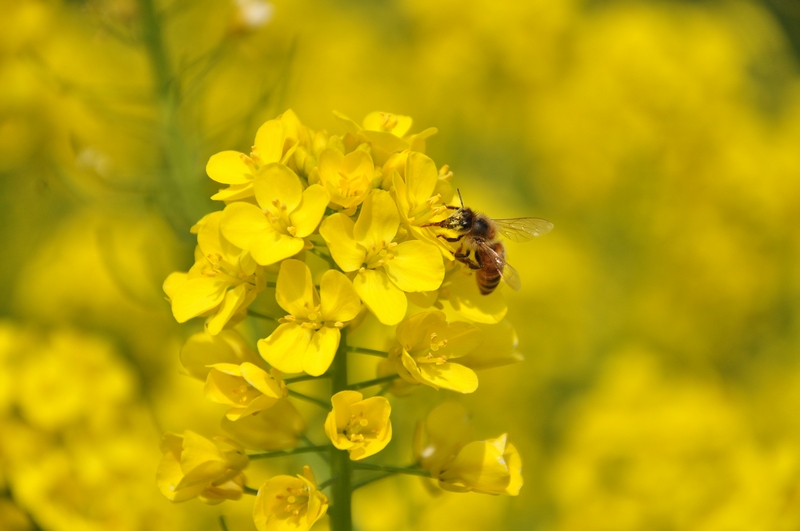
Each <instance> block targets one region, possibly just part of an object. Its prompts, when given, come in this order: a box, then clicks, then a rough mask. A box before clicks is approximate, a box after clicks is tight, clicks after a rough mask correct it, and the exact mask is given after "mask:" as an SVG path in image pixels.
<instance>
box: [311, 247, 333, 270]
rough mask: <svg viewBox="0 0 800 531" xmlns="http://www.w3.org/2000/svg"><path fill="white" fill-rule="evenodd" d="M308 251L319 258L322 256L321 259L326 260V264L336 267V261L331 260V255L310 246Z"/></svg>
mask: <svg viewBox="0 0 800 531" xmlns="http://www.w3.org/2000/svg"><path fill="white" fill-rule="evenodd" d="M309 251H310V252H311V253H312V254H315V255H317V256H319V257H320V258H322V259H323V260H325V261H326V262H328V265H329V266H331V269H337V267H336V262H335V261H334V260H333V257H332V256H329V255H327V254H325V253H321V252H319V251H318V250H317V249H316V248H311V249H309Z"/></svg>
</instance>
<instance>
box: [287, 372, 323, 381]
mask: <svg viewBox="0 0 800 531" xmlns="http://www.w3.org/2000/svg"><path fill="white" fill-rule="evenodd" d="M330 377H331V375H330V374H327V373H326V374H321V375H319V376H311V375H310V374H304V375H303V376H295V377H294V378H286V379H285V380H284V381H283V383H285V384H293V383H297V382H306V381H308V380H316V379H317V378H330Z"/></svg>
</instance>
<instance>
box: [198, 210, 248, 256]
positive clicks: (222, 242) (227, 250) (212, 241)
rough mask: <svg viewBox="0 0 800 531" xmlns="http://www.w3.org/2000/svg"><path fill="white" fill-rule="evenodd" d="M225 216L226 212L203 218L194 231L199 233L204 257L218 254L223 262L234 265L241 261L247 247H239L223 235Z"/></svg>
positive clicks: (199, 245) (199, 243)
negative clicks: (222, 228)
mask: <svg viewBox="0 0 800 531" xmlns="http://www.w3.org/2000/svg"><path fill="white" fill-rule="evenodd" d="M224 215H225V212H224V211H221V212H220V211H217V212H212V213H211V214H208V215H206V216H203V219H201V220H200V221H198V222H197V223H196V224H195V226H194V227H193V229H195V231H196V233H197V246H198V247H199V248H200V250H201V251H202V252H203V255H204V256H206V257H208V256H209V255H217V254H218V255H220V256H221V257H222V259H223V260H225V261H226V262H228V263H229V264H231V265H234V264H236V263H237V262H238V261H239V257H240V256H241V255H242V249H246V248H247V247H239V246H237V245H235V244H233V243H232V242H231V241H230V240H228V239H227V238H225V237H224V236H223V235H222V230H221V227H220V224H221V223H222V218H223V217H224Z"/></svg>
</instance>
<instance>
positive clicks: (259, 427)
mask: <svg viewBox="0 0 800 531" xmlns="http://www.w3.org/2000/svg"><path fill="white" fill-rule="evenodd" d="M222 431H224V432H225V433H227V434H228V435H230V436H231V437H233V438H234V439H236V440H237V441H239V442H240V443H242V445H243V446H244V447H245V448H252V449H255V450H268V451H274V450H285V449H287V448H294V447H295V446H297V445H298V444H299V443H300V436H301V435H302V434H303V433H305V431H306V423H305V421H304V420H303V417H302V416H301V415H300V413H299V412H298V411H297V409H296V408H295V407H294V406H293V405H292V403H291V402H289V401H288V400H279V401H278V402H277V403H276V404H275V405H274V406H272V407H271V408H269V409H266V410H264V411H261V412H260V413H259V414H258V415H248V416H246V417H241V418H240V419H239V420H236V421H232V420H228V418H227V417H223V418H222Z"/></svg>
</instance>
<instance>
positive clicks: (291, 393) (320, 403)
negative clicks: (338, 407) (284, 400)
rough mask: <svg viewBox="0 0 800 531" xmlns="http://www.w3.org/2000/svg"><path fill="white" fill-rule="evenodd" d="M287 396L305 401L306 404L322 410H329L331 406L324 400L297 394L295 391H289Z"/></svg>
mask: <svg viewBox="0 0 800 531" xmlns="http://www.w3.org/2000/svg"><path fill="white" fill-rule="evenodd" d="M289 396H293V397H295V398H298V399H300V400H305V401H306V402H311V403H312V404H316V405H318V406H319V407H321V408H323V409H331V405H330V404H329V403H328V402H325V401H324V400H320V399H319V398H314V397H313V396H308V395H304V394H303V393H298V392H297V391H292V390H291V389H289Z"/></svg>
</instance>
